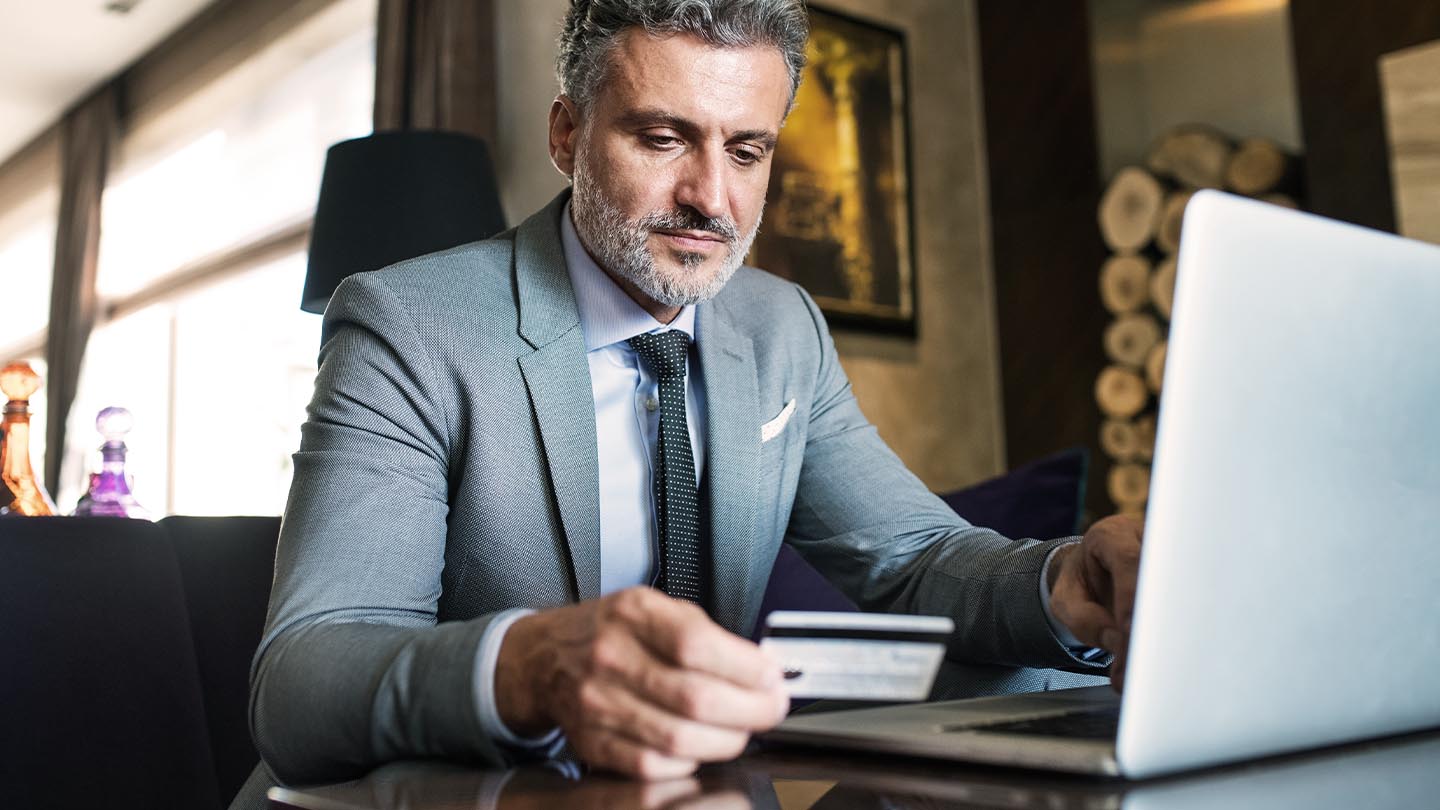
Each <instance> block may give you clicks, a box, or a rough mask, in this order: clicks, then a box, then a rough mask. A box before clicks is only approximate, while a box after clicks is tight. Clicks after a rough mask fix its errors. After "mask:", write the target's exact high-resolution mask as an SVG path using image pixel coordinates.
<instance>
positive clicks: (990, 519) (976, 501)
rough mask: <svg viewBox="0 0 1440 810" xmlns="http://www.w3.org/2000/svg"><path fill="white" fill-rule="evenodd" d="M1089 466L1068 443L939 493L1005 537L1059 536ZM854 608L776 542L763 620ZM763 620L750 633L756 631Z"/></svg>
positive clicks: (1073, 523)
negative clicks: (785, 612) (787, 612)
mask: <svg viewBox="0 0 1440 810" xmlns="http://www.w3.org/2000/svg"><path fill="white" fill-rule="evenodd" d="M1088 466H1089V456H1088V455H1087V453H1086V450H1085V448H1083V447H1077V448H1072V449H1070V450H1064V451H1061V452H1059V453H1056V454H1055V455H1052V456H1047V457H1045V458H1042V459H1040V460H1039V461H1035V462H1032V463H1030V464H1026V465H1025V466H1023V467H1019V468H1017V469H1015V470H1012V471H1011V472H1009V473H1007V474H1005V475H1002V476H999V477H998V478H992V479H990V480H988V481H983V482H981V483H979V484H976V485H974V486H972V487H966V488H965V489H961V490H956V491H955V492H951V493H947V494H943V495H941V496H940V497H941V498H943V499H944V501H945V503H947V504H949V506H950V508H951V509H954V510H955V512H956V513H957V514H959V515H960V516H961V517H963V518H965V519H966V520H968V521H970V522H971V523H973V524H975V525H976V526H986V527H988V528H991V529H994V530H995V531H998V532H1000V533H1001V534H1003V535H1005V536H1006V537H1016V538H1020V537H1034V538H1040V539H1050V538H1054V537H1064V536H1067V535H1071V534H1074V533H1075V532H1076V531H1078V529H1079V526H1080V519H1081V504H1083V503H1084V501H1085V473H1086V469H1087V467H1088ZM858 609H859V608H857V607H856V606H855V603H854V602H852V601H850V599H849V598H847V597H846V596H845V595H844V594H842V593H840V591H839V590H837V589H836V588H835V586H834V585H831V584H830V582H829V581H828V580H826V579H825V577H823V576H821V575H820V572H819V571H816V570H815V569H814V568H813V567H812V566H811V565H810V564H809V563H807V562H805V560H804V559H803V558H802V557H801V556H800V555H799V554H798V553H797V552H796V551H795V550H794V549H792V548H790V547H789V546H788V545H787V546H781V547H780V553H779V555H777V556H776V558H775V565H774V567H773V568H771V570H770V582H769V584H768V585H766V587H765V596H764V598H763V599H762V600H761V602H760V613H759V616H760V617H761V618H762V620H763V618H764V617H765V616H766V615H768V614H769V613H770V612H771V611H774V610H838V611H853V610H858ZM762 624H763V621H762V622H757V623H756V627H755V629H754V632H753V633H752V637H754V638H759V637H760V631H761V625H762Z"/></svg>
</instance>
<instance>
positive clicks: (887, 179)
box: [750, 5, 917, 337]
mask: <svg viewBox="0 0 1440 810" xmlns="http://www.w3.org/2000/svg"><path fill="white" fill-rule="evenodd" d="M809 14H810V25H811V29H810V41H809V43H808V44H807V46H806V51H807V61H806V66H805V71H804V73H803V75H802V80H801V83H800V89H799V91H798V93H797V95H796V99H795V106H794V109H793V110H792V111H791V113H790V117H789V118H788V119H787V121H786V124H785V128H784V129H783V130H782V131H781V135H780V143H779V144H778V146H777V147H776V150H775V155H774V163H773V165H772V168H771V175H770V187H769V190H768V192H767V194H766V210H765V224H764V226H763V227H761V229H760V233H759V235H758V236H757V237H756V239H755V243H754V245H753V246H752V248H751V253H750V260H751V262H750V263H751V264H754V265H755V266H757V267H761V268H764V269H765V270H768V271H770V272H772V273H774V274H776V275H778V276H781V277H783V278H786V279H789V280H791V281H794V282H796V283H797V284H799V285H800V286H802V287H804V288H805V290H806V291H807V292H809V293H810V295H811V296H812V297H814V299H815V301H816V303H817V304H819V306H820V309H821V311H822V312H824V313H825V316H826V319H827V321H828V322H829V323H830V324H831V325H832V326H835V327H839V328H846V329H856V330H862V331H871V332H884V333H892V334H902V335H908V336H912V337H913V336H914V335H915V334H916V329H917V325H916V285H915V278H916V272H915V251H914V244H915V239H914V217H913V211H914V203H913V199H914V198H913V184H912V182H911V177H912V173H911V165H910V153H911V150H910V115H909V95H910V93H909V82H908V77H907V65H908V61H907V53H906V44H905V35H904V32H902V31H900V30H899V29H895V28H891V27H888V26H884V25H881V24H878V23H875V22H872V21H869V20H863V19H860V18H858V17H853V16H850V15H847V14H842V13H839V12H835V11H831V10H828V9H823V8H817V7H815V6H813V5H812V6H810V7H809Z"/></svg>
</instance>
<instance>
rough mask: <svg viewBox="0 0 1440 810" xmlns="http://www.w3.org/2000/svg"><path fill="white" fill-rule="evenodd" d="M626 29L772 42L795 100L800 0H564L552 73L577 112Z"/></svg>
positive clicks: (720, 41)
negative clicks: (566, 4) (565, 10)
mask: <svg viewBox="0 0 1440 810" xmlns="http://www.w3.org/2000/svg"><path fill="white" fill-rule="evenodd" d="M627 28H640V29H641V30H643V31H645V33H647V34H650V35H652V36H660V37H668V36H673V35H675V34H690V35H692V36H695V37H698V38H699V39H701V40H702V41H704V42H706V43H709V44H710V45H714V46H716V47H720V48H748V47H751V46H755V45H772V46H774V47H775V48H777V49H779V51H780V54H781V56H783V57H784V58H785V65H786V67H787V68H788V69H789V71H790V104H792V105H793V104H794V103H795V91H796V90H798V89H799V87H800V71H801V70H802V69H803V68H804V67H805V41H806V39H808V38H809V36H810V23H809V18H808V17H807V16H806V13H805V0H570V11H569V12H568V13H566V15H565V26H564V28H563V29H561V32H560V53H559V56H558V57H557V58H556V60H555V73H556V76H557V77H558V78H559V79H560V91H561V92H562V93H564V94H565V95H567V96H569V97H570V99H571V100H572V101H574V102H575V103H576V105H578V106H579V107H580V109H581V110H582V111H583V110H586V109H588V108H589V106H590V104H591V102H593V101H594V100H595V97H596V96H597V95H599V90H600V87H601V85H603V84H604V82H605V78H606V72H607V71H608V70H609V67H610V53H611V50H612V49H613V47H614V45H615V41H616V39H617V37H618V36H619V35H620V33H621V32H622V31H624V30H625V29H627ZM786 112H787V113H788V112H789V107H788V106H787V108H786Z"/></svg>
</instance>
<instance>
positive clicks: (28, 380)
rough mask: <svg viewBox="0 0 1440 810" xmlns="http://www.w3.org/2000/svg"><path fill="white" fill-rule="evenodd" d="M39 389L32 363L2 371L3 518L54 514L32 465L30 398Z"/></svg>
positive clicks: (0, 456) (0, 449) (0, 454)
mask: <svg viewBox="0 0 1440 810" xmlns="http://www.w3.org/2000/svg"><path fill="white" fill-rule="evenodd" d="M39 388H40V375H39V374H36V373H35V370H34V369H32V368H30V364H29V363H11V364H10V365H8V366H6V367H5V368H3V369H0V391H3V392H4V394H5V397H6V398H7V399H9V402H8V403H6V405H5V423H4V424H5V440H4V442H3V443H0V481H3V482H4V487H3V488H0V515H23V516H26V517H41V516H44V515H53V514H55V504H54V502H53V501H51V500H50V496H49V495H47V494H46V493H45V487H44V486H43V485H41V483H40V479H38V478H36V477H35V470H34V468H32V467H31V466H30V395H31V394H34V393H35V392H36V391H37V390H39Z"/></svg>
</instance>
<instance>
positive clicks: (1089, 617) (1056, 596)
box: [1050, 576, 1116, 647]
mask: <svg viewBox="0 0 1440 810" xmlns="http://www.w3.org/2000/svg"><path fill="white" fill-rule="evenodd" d="M1050 611H1051V612H1052V613H1054V614H1055V618H1056V619H1059V620H1060V623H1061V624H1063V625H1065V626H1066V627H1067V628H1069V629H1070V632H1071V633H1073V634H1075V638H1077V639H1079V640H1080V641H1081V642H1083V643H1085V644H1090V645H1093V646H1097V647H1103V646H1104V645H1103V644H1102V643H1101V636H1102V635H1103V634H1104V633H1105V631H1106V630H1112V629H1113V628H1114V627H1115V626H1116V624H1115V617H1114V616H1113V615H1111V613H1110V611H1109V610H1108V609H1107V608H1106V607H1105V606H1103V605H1101V604H1100V603H1099V602H1096V601H1095V600H1093V599H1092V598H1091V597H1090V593H1089V590H1088V589H1087V588H1086V587H1085V586H1084V584H1083V583H1082V582H1081V581H1080V578H1079V577H1078V576H1061V577H1060V579H1059V581H1057V582H1056V583H1055V591H1054V592H1053V593H1052V594H1051V595H1050Z"/></svg>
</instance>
